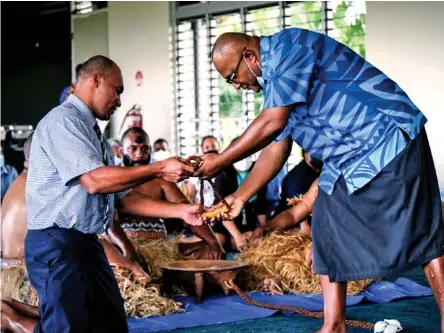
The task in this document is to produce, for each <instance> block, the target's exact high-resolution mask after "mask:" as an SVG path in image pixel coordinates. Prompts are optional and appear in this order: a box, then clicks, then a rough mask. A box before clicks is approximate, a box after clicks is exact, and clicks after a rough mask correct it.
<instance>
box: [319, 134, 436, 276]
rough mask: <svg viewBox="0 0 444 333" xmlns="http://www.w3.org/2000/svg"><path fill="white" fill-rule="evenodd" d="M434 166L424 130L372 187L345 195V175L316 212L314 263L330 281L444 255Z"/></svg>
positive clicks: (322, 195) (388, 272)
mask: <svg viewBox="0 0 444 333" xmlns="http://www.w3.org/2000/svg"><path fill="white" fill-rule="evenodd" d="M441 209H442V208H441V199H440V193H439V186H438V180H437V176H436V171H435V166H434V163H433V158H432V155H431V151H430V147H429V143H428V140H427V135H426V132H425V130H424V129H423V130H422V131H421V133H420V134H419V135H418V136H417V137H416V138H415V139H414V140H412V141H411V142H410V143H409V145H408V146H407V147H406V148H405V149H404V150H403V151H402V152H401V153H400V154H399V155H398V156H396V157H395V158H394V159H393V160H392V161H391V162H390V163H389V164H388V165H387V166H386V167H385V168H384V169H383V170H382V171H381V172H380V173H379V174H378V175H377V176H376V177H375V178H374V179H373V180H372V181H371V182H370V183H368V184H367V185H365V186H364V187H363V188H361V189H359V190H358V191H355V192H354V193H352V194H351V195H349V194H348V193H347V188H346V184H345V180H344V178H343V177H341V178H340V179H339V180H338V182H337V183H336V186H335V189H334V191H333V193H332V194H331V195H328V194H326V193H325V192H324V191H322V190H321V189H319V194H318V197H317V200H316V203H315V206H314V208H313V218H312V233H313V263H314V270H315V273H317V274H322V275H328V276H329V278H330V281H331V282H341V281H351V280H361V279H369V278H381V277H384V276H390V275H394V274H397V273H399V272H401V271H404V270H408V269H411V268H413V267H417V266H419V265H422V264H424V263H427V262H429V261H431V260H433V259H435V258H438V257H440V256H442V255H443V254H444V224H443V221H442V214H441Z"/></svg>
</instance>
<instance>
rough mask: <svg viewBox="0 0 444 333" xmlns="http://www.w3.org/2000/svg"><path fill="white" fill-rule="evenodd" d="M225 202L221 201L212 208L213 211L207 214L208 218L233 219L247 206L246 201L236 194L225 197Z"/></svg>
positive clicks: (211, 219) (212, 219)
mask: <svg viewBox="0 0 444 333" xmlns="http://www.w3.org/2000/svg"><path fill="white" fill-rule="evenodd" d="M225 202H226V203H227V204H228V207H226V206H225V204H224V203H223V202H219V203H218V204H217V205H215V206H213V207H211V208H210V210H211V212H209V213H207V214H206V217H205V218H206V219H207V220H210V221H214V220H233V219H235V218H236V217H237V216H238V215H239V214H240V212H241V211H242V209H243V208H244V206H245V203H244V201H243V200H242V199H240V198H239V197H238V196H236V195H235V194H231V195H229V196H228V197H226V198H225Z"/></svg>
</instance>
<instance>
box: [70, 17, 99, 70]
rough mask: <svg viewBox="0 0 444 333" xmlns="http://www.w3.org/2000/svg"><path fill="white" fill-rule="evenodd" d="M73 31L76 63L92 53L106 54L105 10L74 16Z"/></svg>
mask: <svg viewBox="0 0 444 333" xmlns="http://www.w3.org/2000/svg"><path fill="white" fill-rule="evenodd" d="M73 32H74V62H75V64H76V65H77V64H79V63H82V62H84V61H85V60H87V59H88V58H90V57H92V56H94V55H99V54H100V55H104V56H108V13H107V12H106V11H102V12H93V13H91V14H89V15H85V16H75V17H74V19H73Z"/></svg>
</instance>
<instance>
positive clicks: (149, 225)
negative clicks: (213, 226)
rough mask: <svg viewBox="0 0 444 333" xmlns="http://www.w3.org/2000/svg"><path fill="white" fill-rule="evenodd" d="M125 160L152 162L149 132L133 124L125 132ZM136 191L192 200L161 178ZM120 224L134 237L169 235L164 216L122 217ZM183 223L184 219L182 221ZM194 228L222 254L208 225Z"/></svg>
mask: <svg viewBox="0 0 444 333" xmlns="http://www.w3.org/2000/svg"><path fill="white" fill-rule="evenodd" d="M121 142H122V155H123V163H124V166H126V167H132V166H137V165H145V164H149V163H150V155H151V148H150V145H149V143H150V142H149V136H148V134H147V133H146V132H145V131H144V130H143V129H142V128H140V127H132V128H130V129H128V130H127V131H126V132H125V133H123V135H122V140H121ZM133 191H136V192H139V193H141V194H143V195H146V196H149V197H151V198H153V199H157V200H162V201H167V202H171V203H188V200H187V199H186V198H185V196H184V195H183V194H182V192H181V191H180V190H179V188H178V187H177V185H176V184H174V183H171V182H168V181H166V180H164V179H161V178H157V179H153V180H151V181H148V182H146V183H144V184H142V185H140V186H138V187H135V188H134V189H133ZM120 223H121V225H122V228H123V229H124V230H125V232H126V234H127V235H128V237H129V238H130V239H134V240H143V239H161V238H166V237H167V228H166V226H165V222H164V220H163V219H147V218H135V217H125V216H123V215H122V216H121V219H120ZM180 223H181V224H182V222H180ZM188 227H189V228H190V229H191V231H192V232H193V233H194V234H195V235H197V236H198V238H197V239H196V240H197V241H200V240H202V239H204V240H205V241H206V242H207V243H208V244H209V245H210V248H212V249H213V250H214V251H215V253H214V254H213V255H215V256H219V255H220V254H217V253H218V252H219V245H218V243H217V241H216V239H215V238H214V237H213V236H212V234H211V231H210V230H209V229H208V227H207V226H206V225H203V226H191V225H188Z"/></svg>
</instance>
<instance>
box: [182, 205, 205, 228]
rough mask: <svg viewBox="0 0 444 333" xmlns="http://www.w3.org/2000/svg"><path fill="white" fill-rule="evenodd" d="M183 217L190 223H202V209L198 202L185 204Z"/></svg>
mask: <svg viewBox="0 0 444 333" xmlns="http://www.w3.org/2000/svg"><path fill="white" fill-rule="evenodd" d="M182 210H183V211H182V216H181V219H182V220H183V221H184V222H185V223H186V224H189V225H202V224H203V219H202V216H201V215H200V209H199V205H198V204H194V205H183V208H182Z"/></svg>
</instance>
